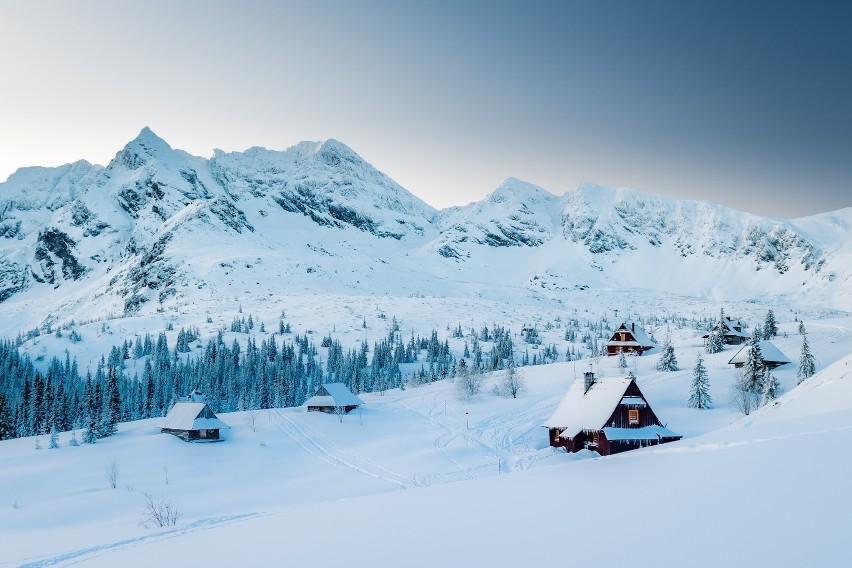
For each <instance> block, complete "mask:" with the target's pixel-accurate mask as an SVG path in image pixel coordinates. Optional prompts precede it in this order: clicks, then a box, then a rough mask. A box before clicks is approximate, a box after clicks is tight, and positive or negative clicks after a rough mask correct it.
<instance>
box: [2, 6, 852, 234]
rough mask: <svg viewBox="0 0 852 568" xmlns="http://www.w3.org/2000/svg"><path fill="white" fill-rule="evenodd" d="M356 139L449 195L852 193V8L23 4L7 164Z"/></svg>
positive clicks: (783, 196)
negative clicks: (147, 149)
mask: <svg viewBox="0 0 852 568" xmlns="http://www.w3.org/2000/svg"><path fill="white" fill-rule="evenodd" d="M146 125H147V126H150V127H151V128H152V129H153V130H154V132H156V133H157V134H159V135H160V136H161V137H163V138H164V139H165V140H166V141H167V142H169V144H171V145H172V146H173V147H175V148H181V149H183V150H186V151H188V152H190V153H192V154H195V155H199V156H205V157H207V156H210V155H211V154H212V150H213V148H222V149H223V150H228V151H231V150H244V149H246V148H248V147H250V146H264V147H267V148H272V149H284V148H286V147H289V146H292V145H293V144H295V143H297V142H299V141H301V140H321V139H325V138H337V139H338V140H340V141H342V142H344V143H346V144H348V145H349V146H351V147H352V148H353V149H354V150H355V151H356V152H358V153H359V154H360V155H361V156H363V157H364V158H365V159H366V160H367V161H369V162H370V163H372V164H373V165H374V166H376V167H377V168H378V169H380V170H382V171H384V172H385V173H387V174H388V175H390V176H391V177H392V178H394V179H395V180H396V181H397V182H399V183H400V184H401V185H403V186H404V187H406V188H407V189H409V190H410V191H412V192H413V193H414V194H416V195H417V196H419V197H420V198H421V199H423V200H424V201H426V202H427V203H429V204H431V205H433V206H435V207H439V208H442V207H446V206H449V205H463V204H466V203H468V202H470V201H473V200H477V199H481V198H482V197H484V196H485V195H486V194H487V193H489V192H490V191H492V190H493V189H494V188H496V187H497V186H498V185H499V184H500V183H501V182H502V181H503V180H504V179H505V178H507V177H509V176H513V177H517V178H520V179H523V180H526V181H529V182H532V183H535V184H538V185H540V186H542V187H544V188H545V189H547V190H549V191H551V192H553V193H556V194H559V195H561V194H563V193H564V192H566V191H570V190H573V189H575V188H576V186H577V185H578V184H579V183H580V182H582V181H593V182H597V183H600V184H602V185H609V186H615V187H630V188H633V189H638V190H641V191H649V192H654V193H661V194H665V195H670V196H673V197H678V198H685V199H704V200H708V201H713V202H717V203H722V204H725V205H728V206H731V207H734V208H737V209H741V210H746V211H751V212H753V213H757V214H761V215H767V216H775V217H799V216H804V215H809V214H814V213H818V212H823V211H829V210H834V209H840V208H842V207H849V206H852V3H850V2H841V1H836V2H819V1H808V2H805V1H802V2H785V1H780V0H772V1H746V2H742V1H714V2H681V1H657V0H651V1H642V2H637V1H595V2H590V1H583V2H575V1H568V0H565V1H559V2H499V1H482V2H477V1H470V2H466V1H462V0H456V1H450V2H444V1H439V0H430V1H411V2H406V1H403V0H398V1H355V0H351V1H348V0H339V1H310V2H301V1H300V2H277V1H268V2H236V1H235V2H220V1H204V2H200V1H199V2H192V1H181V2H173V1H160V0H154V1H150V0H149V1H146V2H118V1H88V2H83V1H80V2H34V1H19V0H3V1H2V2H0V180H5V179H6V177H7V176H8V175H9V174H10V173H12V172H13V171H14V170H16V169H17V168H18V167H21V166H31V165H44V166H56V165H60V164H63V163H67V162H71V161H75V160H78V159H86V160H89V161H91V162H94V163H100V164H106V163H107V162H108V161H109V160H110V159H111V158H112V157H113V156H114V154H115V153H116V152H117V151H118V150H120V149H121V147H122V146H124V144H126V143H127V142H128V141H129V140H131V139H132V138H134V137H135V136H136V135H137V134H138V132H139V131H140V130H141V129H142V127H143V126H146Z"/></svg>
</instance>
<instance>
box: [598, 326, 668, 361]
mask: <svg viewBox="0 0 852 568" xmlns="http://www.w3.org/2000/svg"><path fill="white" fill-rule="evenodd" d="M655 346H656V345H655V344H654V342H653V341H651V338H650V337H648V334H647V333H645V330H644V329H642V326H640V325H639V324H637V323H636V322H635V321H626V322H624V323H622V324H621V325H620V326H619V327H618V329H616V330H615V331H614V332H613V333H612V337H611V338H610V340H609V341H607V342H606V354H607V355H609V356H613V355H618V354H619V353H631V354H633V355H641V354H642V353H644V352H645V351H648V350H649V349H653V348H654V347H655Z"/></svg>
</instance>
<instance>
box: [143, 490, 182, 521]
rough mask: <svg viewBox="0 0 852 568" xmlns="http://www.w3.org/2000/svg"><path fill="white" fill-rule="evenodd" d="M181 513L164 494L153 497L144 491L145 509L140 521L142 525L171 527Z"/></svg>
mask: <svg viewBox="0 0 852 568" xmlns="http://www.w3.org/2000/svg"><path fill="white" fill-rule="evenodd" d="M181 516H182V513H181V512H180V510H179V509H178V507H177V505H176V504H175V502H174V501H172V500H171V499H169V498H168V497H165V496H160V497H157V498H154V497H153V496H152V495H149V494H148V493H145V509H144V511H143V515H142V521H141V522H140V523H139V524H141V525H142V526H143V527H145V528H148V527H151V526H154V527H173V526H175V525H176V524H177V523H178V520H180V518H181Z"/></svg>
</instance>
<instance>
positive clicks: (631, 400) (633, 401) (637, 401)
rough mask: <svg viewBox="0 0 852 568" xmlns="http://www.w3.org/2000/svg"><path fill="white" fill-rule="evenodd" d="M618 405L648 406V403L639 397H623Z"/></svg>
mask: <svg viewBox="0 0 852 568" xmlns="http://www.w3.org/2000/svg"><path fill="white" fill-rule="evenodd" d="M619 404H623V405H625V406H648V403H647V402H645V399H644V398H642V397H641V396H625V397H624V398H622V399H621V402H620V403H619Z"/></svg>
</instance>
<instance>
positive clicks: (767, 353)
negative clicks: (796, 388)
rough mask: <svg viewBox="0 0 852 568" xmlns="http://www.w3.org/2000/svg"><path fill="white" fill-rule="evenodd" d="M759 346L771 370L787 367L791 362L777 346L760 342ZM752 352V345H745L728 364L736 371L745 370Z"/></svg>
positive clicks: (765, 363) (764, 360)
mask: <svg viewBox="0 0 852 568" xmlns="http://www.w3.org/2000/svg"><path fill="white" fill-rule="evenodd" d="M758 346H760V353H761V355H762V356H763V363H764V365H766V366H767V367H768V368H770V369H775V368H776V367H780V366H781V365H786V364H787V363H790V362H791V361H790V359H788V358H787V356H786V355H784V354H783V353H781V350H780V349H778V348H777V347H775V344H774V343H772V342H771V341H759V342H758ZM750 351H751V344H749V345H743V346H742V348H741V349H740V350H739V351H737V352H736V354H735V355H734V356H733V357H731V360H730V361H728V364H729V365H733V366H734V368H736V369H741V368H743V367H744V366H745V364H746V361H747V360H748V354H749V352H750Z"/></svg>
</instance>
